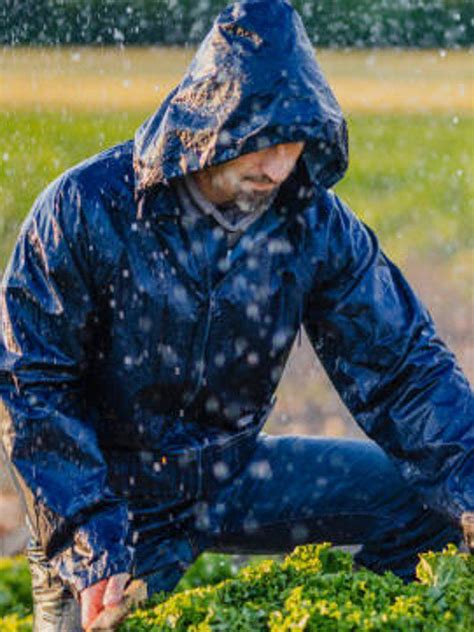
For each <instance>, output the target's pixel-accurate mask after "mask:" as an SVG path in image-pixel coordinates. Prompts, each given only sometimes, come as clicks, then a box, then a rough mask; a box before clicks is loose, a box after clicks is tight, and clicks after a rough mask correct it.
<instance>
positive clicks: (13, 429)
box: [0, 0, 474, 590]
mask: <svg viewBox="0 0 474 632" xmlns="http://www.w3.org/2000/svg"><path fill="white" fill-rule="evenodd" d="M299 140H304V141H305V142H306V148H305V152H304V154H303V156H302V158H301V159H300V161H299V163H298V165H297V167H296V169H295V171H294V173H293V174H292V175H291V176H290V178H289V180H288V181H287V182H286V183H285V184H284V186H283V187H282V188H281V190H280V192H279V195H278V197H277V199H276V201H275V203H274V204H273V206H272V207H271V209H270V210H268V211H267V212H266V213H265V214H264V215H263V216H262V217H260V218H259V219H258V220H257V221H256V222H255V223H254V224H253V225H252V226H251V227H250V228H249V229H248V231H247V232H246V233H245V235H244V236H243V237H242V238H241V239H240V241H239V242H238V243H237V245H236V246H235V247H234V248H233V249H232V250H231V251H228V250H227V248H226V241H225V239H224V237H223V234H222V230H221V229H219V228H218V227H217V225H216V224H215V222H213V220H212V218H209V217H206V216H204V215H203V217H202V218H200V219H198V221H195V220H192V221H190V219H189V218H188V217H187V216H186V214H185V213H184V212H183V209H181V208H180V206H179V204H178V199H177V196H176V194H175V189H174V188H173V186H172V184H173V183H172V180H173V178H176V177H179V176H182V175H183V174H186V173H191V172H192V171H196V170H199V169H202V168H204V167H206V166H209V165H213V164H217V163H220V162H223V161H227V160H229V159H232V158H235V157H237V156H239V155H242V154H243V153H246V152H250V151H255V150H258V149H261V148H263V147H266V146H268V145H273V144H276V143H279V142H289V141H299ZM347 151H348V150H347V136H346V128H345V123H344V120H343V117H342V114H341V112H340V109H339V107H338V105H337V103H336V101H335V99H334V97H333V95H332V93H331V90H330V88H329V87H328V85H327V83H326V81H325V79H324V78H323V76H322V75H321V72H320V70H319V68H318V66H317V64H316V62H315V60H314V57H313V50H312V47H311V45H310V43H309V41H308V39H307V36H306V34H305V31H304V28H303V26H302V23H301V21H300V18H299V17H298V15H297V14H296V13H295V12H294V10H293V9H292V8H291V7H290V5H289V4H287V3H286V2H283V1H280V0H272V1H271V2H270V1H260V2H243V3H237V4H235V5H232V6H231V7H229V8H228V9H226V10H225V11H224V12H223V13H222V14H221V15H220V16H219V17H218V19H217V21H216V23H215V25H214V27H213V29H212V31H211V32H210V34H209V36H208V37H207V38H206V40H205V41H204V42H203V44H202V46H201V48H200V49H199V51H198V52H197V55H196V57H195V59H194V61H193V62H192V64H191V66H190V68H189V70H188V72H187V74H186V76H185V77H184V79H183V81H182V82H181V84H180V85H179V86H178V87H177V89H176V90H174V91H173V93H172V94H171V95H170V96H169V97H168V98H167V100H166V101H165V102H164V104H163V105H162V107H161V108H160V109H159V110H158V111H157V112H156V113H155V114H153V115H152V116H151V117H150V118H149V119H148V120H147V121H146V122H145V123H144V124H143V126H142V127H141V128H140V129H139V130H138V132H137V134H136V136H135V139H134V140H133V141H129V142H125V143H123V144H121V145H118V146H116V147H113V148H112V149H110V150H108V151H105V152H103V153H101V154H99V155H97V156H94V157H92V158H90V159H89V160H87V161H85V162H83V163H81V164H80V165H78V166H76V167H74V168H72V169H71V170H69V171H68V172H66V173H65V174H63V175H62V176H61V177H60V178H58V179H57V180H56V181H55V182H53V183H52V184H51V185H50V186H49V187H48V188H47V189H46V190H45V191H44V192H43V193H42V194H41V195H40V196H39V198H38V199H37V201H36V203H35V204H34V207H33V209H32V210H31V212H30V214H29V216H28V218H27V220H26V222H25V224H24V225H23V228H22V231H21V234H20V237H19V239H18V242H17V245H16V247H15V250H14V253H13V255H12V258H11V261H10V264H9V266H8V269H7V270H6V273H5V275H4V278H3V285H2V304H1V310H2V311H1V314H2V338H1V341H0V392H1V395H2V400H3V404H4V409H3V424H2V432H3V445H4V448H5V450H6V452H7V455H8V457H9V459H10V460H11V463H12V470H13V472H14V474H15V477H16V479H17V481H18V484H19V486H20V487H21V489H22V491H23V494H24V497H25V500H26V503H27V507H28V515H29V519H30V521H31V522H32V525H33V527H34V529H35V531H36V532H37V533H38V534H39V538H40V541H41V543H42V545H43V546H44V548H45V550H46V553H47V555H48V557H49V558H50V559H51V560H52V563H53V564H54V565H55V566H56V567H57V568H58V569H59V572H60V574H61V576H62V577H63V579H64V580H66V581H67V582H70V583H71V585H72V586H74V587H75V588H76V589H77V590H81V589H82V588H84V587H86V586H88V585H90V584H92V583H94V582H95V581H98V580H99V579H101V578H103V577H106V576H109V575H111V574H113V573H116V572H121V571H125V570H130V568H131V565H132V562H133V558H134V555H135V553H136V552H135V551H134V547H133V538H132V537H131V534H130V533H129V520H128V501H129V498H130V497H140V496H144V497H147V498H156V501H157V502H163V503H165V504H166V502H172V501H173V500H176V499H177V498H178V499H179V500H180V501H183V502H185V501H188V500H189V501H190V502H191V501H193V500H195V499H197V498H199V494H200V493H201V491H202V489H201V487H202V480H201V479H200V478H199V476H196V472H199V463H200V459H201V460H202V454H203V450H204V448H205V447H207V446H213V445H217V444H218V441H219V440H222V439H226V440H235V439H237V441H239V440H241V444H242V445H243V444H245V442H248V443H249V445H251V442H252V441H253V440H254V438H255V435H256V433H257V432H258V430H259V429H260V427H261V426H262V424H263V422H264V420H265V415H266V412H267V410H268V406H269V405H270V404H271V401H272V397H273V393H274V391H275V388H276V386H277V385H278V382H279V379H280V377H281V374H282V371H283V367H284V365H285V362H286V359H287V357H288V354H289V352H290V349H291V346H292V344H293V341H294V339H295V336H296V335H297V333H298V331H299V329H300V327H301V326H304V327H305V328H306V331H307V332H308V334H309V337H310V339H311V342H312V344H313V346H314V349H315V351H316V353H317V354H318V355H319V357H320V358H321V360H322V362H323V364H324V366H325V368H326V370H327V371H328V374H329V376H330V377H331V380H332V382H333V383H334V385H335V387H336V389H337V390H338V392H339V394H340V395H341V397H342V398H343V400H344V402H345V403H346V405H347V406H348V408H349V409H350V411H351V412H352V414H353V415H354V417H355V419H356V420H357V422H358V423H359V424H360V425H361V426H362V428H363V429H364V430H365V431H366V432H367V434H368V435H369V436H370V437H372V438H373V439H375V440H376V441H377V442H378V443H379V444H380V445H381V446H382V447H383V448H384V449H385V450H386V452H387V453H388V454H389V455H390V456H391V457H392V458H393V460H394V461H395V463H396V464H397V465H398V466H399V468H400V471H401V472H402V474H403V476H404V477H405V479H406V481H407V482H408V483H409V484H410V485H412V486H414V488H416V490H417V491H418V492H419V494H420V495H421V497H422V498H423V500H424V502H426V503H427V504H428V505H430V506H431V507H433V508H435V509H437V510H439V511H441V512H443V513H444V514H446V515H448V516H450V517H451V518H452V519H453V520H457V519H458V518H459V516H460V514H461V512H462V511H463V510H466V509H468V508H470V509H472V508H473V504H474V490H473V478H474V472H473V467H474V465H473V460H474V457H473V436H474V433H473V423H472V422H473V398H472V393H471V390H470V388H469V385H468V384H467V382H466V379H465V378H464V376H463V374H462V372H461V371H460V369H459V368H458V367H457V365H456V361H455V358H454V357H453V355H452V354H451V353H450V351H449V350H448V349H447V348H446V347H445V346H444V345H443V343H442V342H441V341H440V340H439V338H438V337H437V335H436V332H435V329H434V326H433V324H432V322H431V320H430V317H429V315H428V313H427V311H426V309H425V308H424V307H423V305H422V304H421V303H420V301H419V300H418V298H417V297H416V296H415V295H414V293H413V292H412V290H411V289H410V288H409V286H408V285H407V283H406V281H405V280H404V278H403V276H402V275H401V273H400V272H399V270H398V269H397V268H396V267H395V266H394V265H393V264H392V263H391V262H390V261H388V259H387V258H386V257H385V256H384V255H383V253H382V252H381V251H380V249H379V246H378V243H377V240H376V238H375V236H374V235H373V233H372V232H371V231H370V230H369V229H368V228H367V227H365V226H364V225H363V224H362V223H361V222H360V220H358V219H357V217H356V216H355V215H354V214H353V213H352V212H351V210H349V209H348V208H347V207H346V206H345V205H344V204H343V203H342V202H341V201H340V200H339V199H338V198H337V196H336V195H335V194H334V193H332V192H331V191H330V190H329V189H328V188H329V187H330V186H331V185H332V184H334V183H335V182H336V181H337V180H339V179H340V178H341V177H342V175H343V174H344V172H345V169H346V166H347V155H348V153H347ZM244 453H245V452H243V454H244ZM190 462H193V463H194V464H195V465H196V468H194V469H188V468H187V464H188V463H190ZM172 463H174V465H175V466H176V467H173V468H169V467H168V466H169V465H170V464H172ZM275 501H276V502H278V499H275Z"/></svg>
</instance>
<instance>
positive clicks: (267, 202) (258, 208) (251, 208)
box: [234, 187, 278, 215]
mask: <svg viewBox="0 0 474 632" xmlns="http://www.w3.org/2000/svg"><path fill="white" fill-rule="evenodd" d="M277 193H278V187H277V188H276V189H274V190H273V191H271V192H270V193H247V192H245V193H244V192H241V193H240V194H239V195H238V196H237V197H236V199H235V200H234V206H235V207H237V208H238V209H239V211H241V212H242V213H248V214H249V215H250V214H253V213H262V212H263V211H266V210H267V209H268V208H269V207H270V206H271V205H272V203H273V201H274V200H275V198H276V196H277Z"/></svg>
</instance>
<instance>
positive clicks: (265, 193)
mask: <svg viewBox="0 0 474 632" xmlns="http://www.w3.org/2000/svg"><path fill="white" fill-rule="evenodd" d="M303 148H304V143H303V142H300V143H283V144H280V145H275V146H273V147H268V148H267V149H262V150H260V151H256V152H253V153H251V154H246V155H245V156H240V157H239V158H236V159H235V160H230V161H229V162H225V163H223V164H221V165H217V166H215V167H209V168H208V169H203V170H202V171H199V172H197V173H195V174H194V175H193V177H194V180H195V182H196V184H197V186H198V187H199V189H200V190H201V192H202V193H203V194H204V195H205V197H206V198H207V199H208V200H209V201H210V202H212V203H213V204H217V205H224V206H225V205H231V204H232V205H236V206H237V207H238V208H239V209H240V210H241V211H243V212H247V213H252V212H256V211H258V210H260V209H261V208H265V206H268V203H269V201H270V200H271V199H272V197H273V196H274V195H275V193H276V191H277V190H278V187H279V186H280V185H281V184H283V182H284V181H285V180H286V179H287V178H288V176H289V175H290V173H291V172H292V170H293V168H294V166H295V164H296V161H297V160H298V158H299V157H300V155H301V153H302V151H303Z"/></svg>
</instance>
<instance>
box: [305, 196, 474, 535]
mask: <svg viewBox="0 0 474 632" xmlns="http://www.w3.org/2000/svg"><path fill="white" fill-rule="evenodd" d="M318 213H319V219H318V221H317V222H316V224H317V225H315V226H314V227H313V229H314V230H313V232H314V234H317V235H318V238H317V243H314V244H313V253H314V254H313V259H312V261H313V269H312V270H313V275H314V276H313V285H312V290H311V292H310V293H309V296H308V300H307V302H306V305H305V313H304V324H305V328H306V330H307V332H308V335H309V338H310V340H311V342H312V345H313V347H314V349H315V351H316V353H317V355H318V356H319V358H320V359H321V361H322V364H323V366H324V367H325V369H326V371H327V373H328V375H329V377H330V379H331V381H332V382H333V384H334V385H335V387H336V389H337V391H338V393H339V395H340V396H341V398H342V400H343V401H344V403H345V404H346V406H347V407H348V408H349V410H350V412H351V413H352V414H353V416H354V418H355V420H356V421H357V422H358V424H359V425H360V426H361V427H362V429H363V430H364V431H365V432H366V433H367V434H368V435H369V437H371V438H372V439H373V440H374V441H376V442H377V443H378V444H379V445H380V446H381V447H382V448H383V449H384V450H385V452H386V453H387V454H388V455H389V456H390V457H391V458H392V459H393V461H394V462H395V464H396V465H397V466H398V468H399V471H400V472H401V474H402V476H403V477H404V479H405V480H406V482H407V483H408V484H409V485H411V486H412V487H413V488H414V489H415V491H416V492H417V493H418V495H419V496H420V498H421V500H422V501H423V502H424V503H426V504H427V505H428V506H430V507H431V508H433V509H435V510H437V511H439V512H441V513H443V514H445V515H447V516H448V517H449V518H450V519H452V520H453V521H454V522H456V523H458V522H459V518H460V515H461V514H462V512H464V511H467V510H470V511H472V510H473V508H474V398H473V394H472V391H471V388H470V386H469V383H468V381H467V380H466V378H465V376H464V375H463V373H462V371H461V369H460V368H459V366H458V365H457V363H456V359H455V357H454V356H453V354H452V353H451V352H450V351H449V350H448V349H447V348H446V346H445V345H444V344H443V342H442V341H441V340H440V339H439V337H438V336H437V334H436V331H435V327H434V324H433V321H432V319H431V317H430V315H429V314H428V312H427V310H426V309H425V307H424V306H423V304H422V303H421V302H420V300H419V299H418V297H417V296H416V295H415V293H414V292H413V290H412V289H411V288H410V286H409V285H408V283H407V281H406V280H405V279H404V277H403V276H402V274H401V272H400V271H399V270H398V268H397V267H396V266H395V265H394V264H393V263H392V262H391V261H389V259H388V258H387V257H386V256H385V255H384V254H383V252H381V250H380V249H379V245H378V243H377V239H376V237H375V236H374V234H373V233H372V231H371V230H370V229H369V228H367V227H366V226H365V225H364V224H363V223H362V222H360V221H359V220H358V219H357V217H356V216H355V215H354V214H353V213H352V212H351V211H350V209H348V208H347V207H346V206H345V205H344V204H343V203H342V202H341V201H340V200H339V199H338V198H337V197H336V196H335V195H334V194H332V193H329V192H325V193H324V194H323V195H322V198H321V204H320V208H319V209H318Z"/></svg>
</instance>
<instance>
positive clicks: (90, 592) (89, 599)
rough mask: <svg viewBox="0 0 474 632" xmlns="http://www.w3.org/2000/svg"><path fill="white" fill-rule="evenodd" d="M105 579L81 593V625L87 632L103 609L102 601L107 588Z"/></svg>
mask: <svg viewBox="0 0 474 632" xmlns="http://www.w3.org/2000/svg"><path fill="white" fill-rule="evenodd" d="M107 581H108V580H107V579H103V580H101V581H100V582H97V583H96V584H93V585H92V586H89V588H86V589H85V590H83V591H82V592H81V625H82V627H83V628H84V630H87V629H88V628H89V626H90V625H91V624H92V622H93V621H94V619H95V618H96V617H97V616H98V614H99V613H100V611H101V610H102V609H103V605H102V600H103V597H104V593H105V589H106V587H107Z"/></svg>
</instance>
